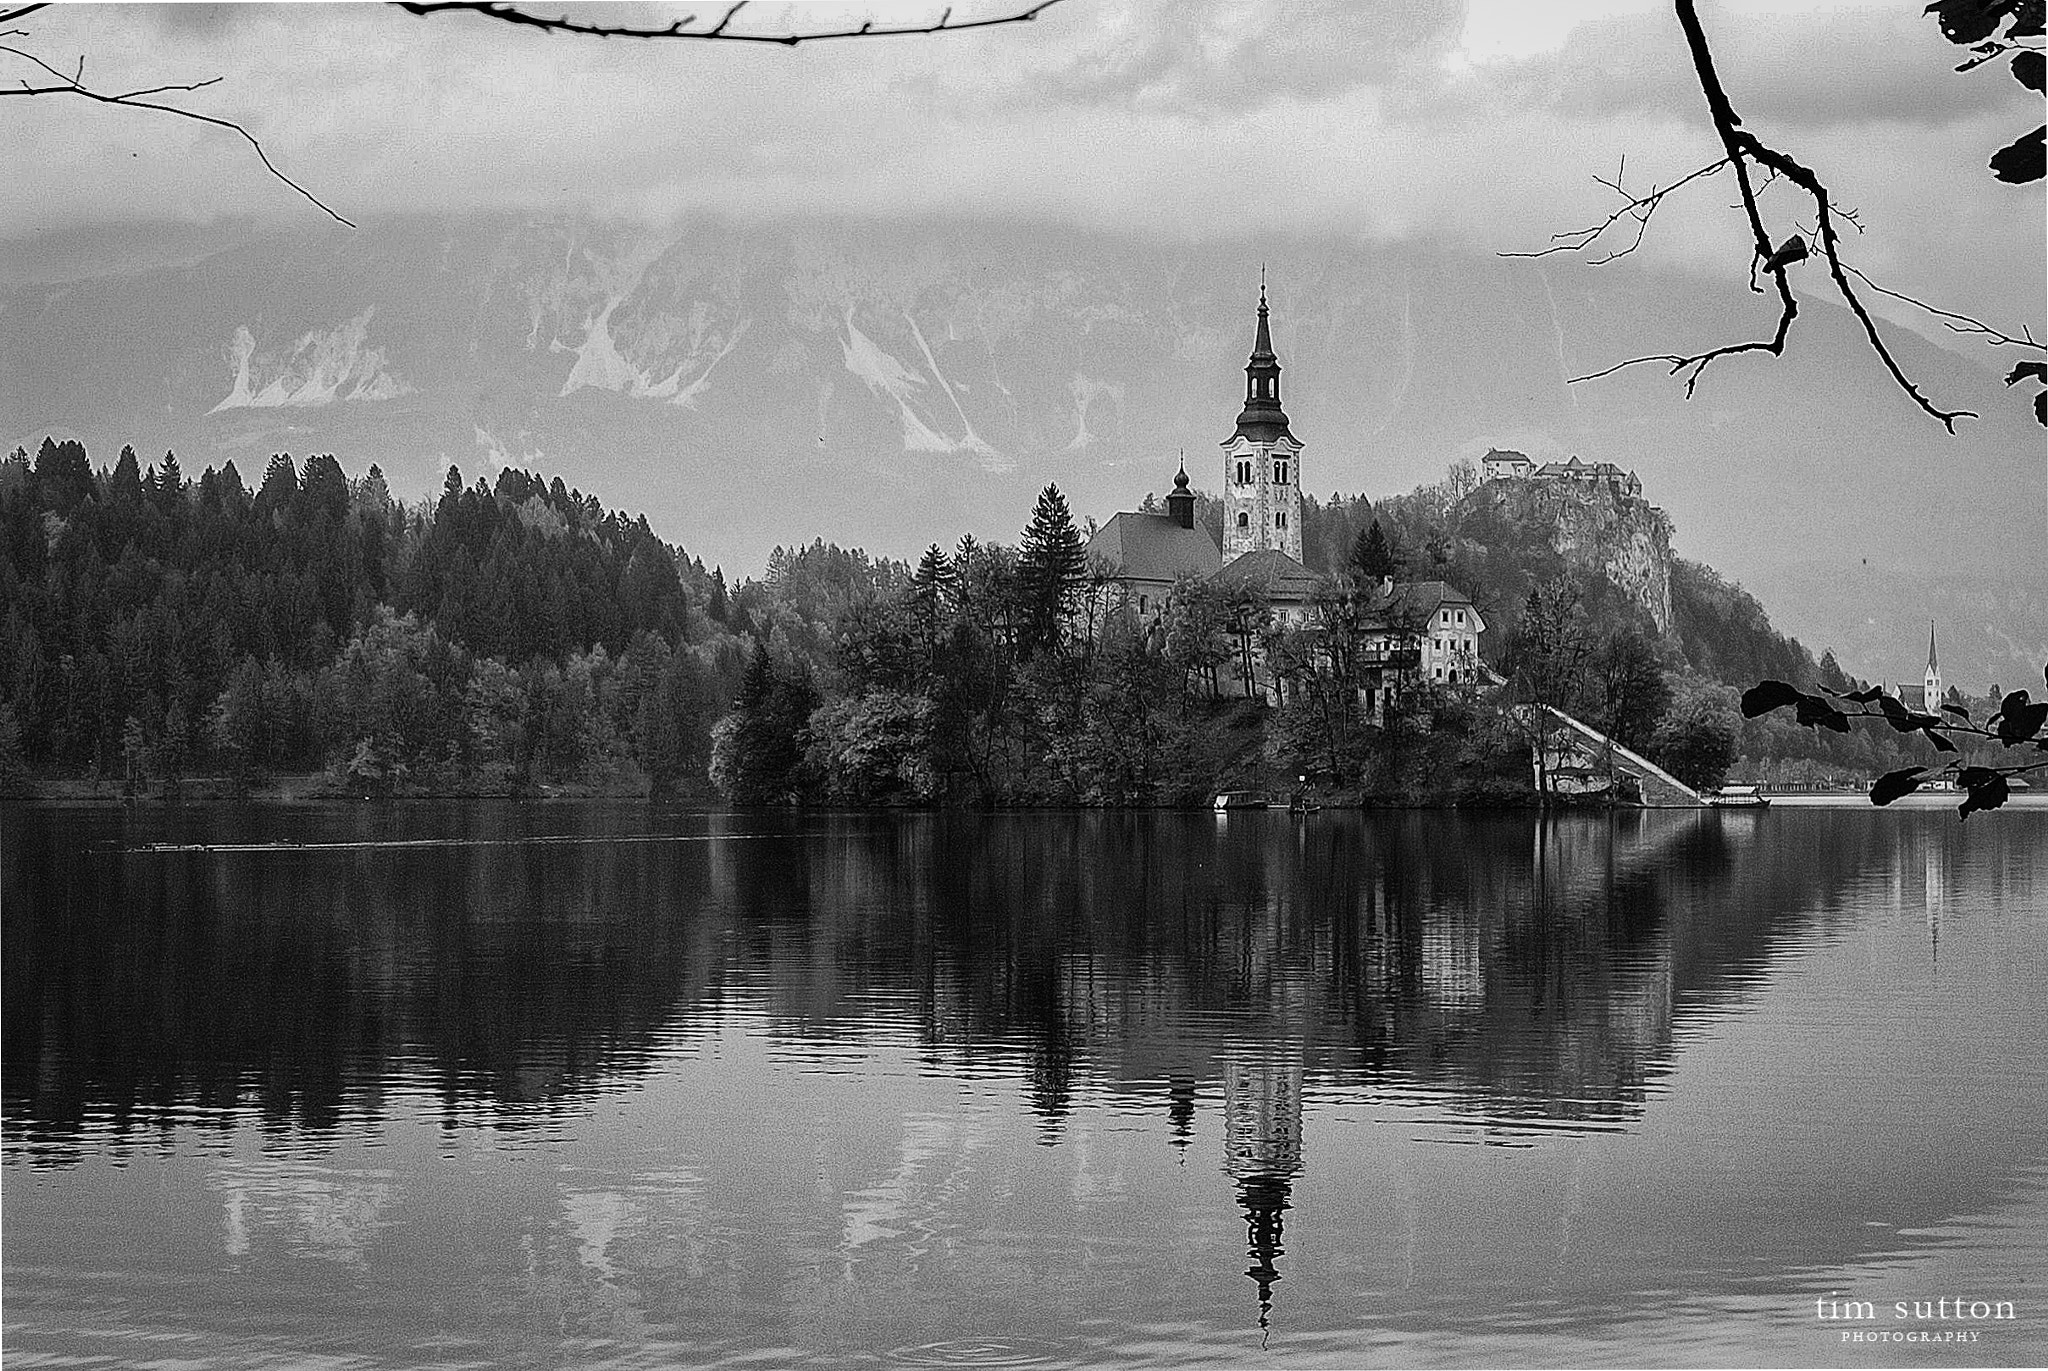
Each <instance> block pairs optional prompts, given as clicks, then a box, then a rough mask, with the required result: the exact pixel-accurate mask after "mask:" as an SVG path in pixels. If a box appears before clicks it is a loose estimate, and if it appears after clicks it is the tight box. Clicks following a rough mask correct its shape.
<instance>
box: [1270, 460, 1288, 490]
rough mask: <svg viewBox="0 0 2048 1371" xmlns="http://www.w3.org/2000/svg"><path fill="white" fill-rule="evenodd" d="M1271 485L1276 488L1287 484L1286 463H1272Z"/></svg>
mask: <svg viewBox="0 0 2048 1371" xmlns="http://www.w3.org/2000/svg"><path fill="white" fill-rule="evenodd" d="M1273 484H1274V485H1276V486H1284V485H1286V484H1287V463H1285V462H1275V463H1273Z"/></svg>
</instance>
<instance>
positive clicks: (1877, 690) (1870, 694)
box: [1846, 686, 1884, 705]
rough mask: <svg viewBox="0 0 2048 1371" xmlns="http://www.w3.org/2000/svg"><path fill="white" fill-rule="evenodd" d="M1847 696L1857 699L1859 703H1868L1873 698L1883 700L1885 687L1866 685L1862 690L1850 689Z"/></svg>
mask: <svg viewBox="0 0 2048 1371" xmlns="http://www.w3.org/2000/svg"><path fill="white" fill-rule="evenodd" d="M1846 698H1848V699H1850V700H1853V701H1855V702H1856V703H1857V704H1859V705H1867V704H1869V703H1870V702H1871V701H1873V700H1881V699H1883V698H1884V687H1883V686H1865V687H1864V688H1863V689H1861V690H1852V691H1850V692H1849V694H1848V696H1847V697H1846Z"/></svg>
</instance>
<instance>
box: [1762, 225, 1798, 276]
mask: <svg viewBox="0 0 2048 1371" xmlns="http://www.w3.org/2000/svg"><path fill="white" fill-rule="evenodd" d="M1805 260H1806V240H1805V239H1804V238H1802V237H1800V236H1799V235H1798V234H1796V233H1795V234H1793V235H1792V236H1791V237H1790V238H1787V239H1786V240H1785V241H1784V242H1783V243H1782V244H1780V245H1779V247H1778V250H1777V251H1776V252H1774V253H1772V254H1771V255H1770V257H1769V258H1768V259H1767V260H1766V261H1765V262H1764V270H1765V271H1783V270H1784V269H1785V268H1786V267H1789V266H1791V265H1792V264H1793V263H1794V262H1804V261H1805Z"/></svg>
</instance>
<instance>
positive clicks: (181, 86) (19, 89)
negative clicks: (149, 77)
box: [0, 5, 355, 228]
mask: <svg viewBox="0 0 2048 1371" xmlns="http://www.w3.org/2000/svg"><path fill="white" fill-rule="evenodd" d="M40 8H42V6H40V5H26V6H23V7H21V8H19V9H16V10H12V11H9V12H8V13H6V14H0V21H4V20H6V19H11V18H18V17H20V16H21V15H23V14H26V13H29V12H30V11H33V10H37V9H40ZM0 52H4V53H9V54H12V55H13V56H15V57H19V58H21V59H22V60H24V61H27V62H32V63H34V64H35V65H36V66H37V67H40V68H41V69H42V70H43V71H45V72H47V73H49V74H50V75H51V76H53V77H55V78H56V79H57V81H58V82H60V83H61V84H58V85H54V86H32V85H30V84H29V83H28V82H27V81H25V80H24V81H21V82H20V83H19V84H18V85H16V86H12V87H9V86H0V96H8V95H13V96H36V95H75V96H78V97H80V98H81V99H86V100H93V101H96V102H98V103H99V104H102V105H115V106H118V107H120V108H122V109H144V110H156V111H157V112H159V113H161V114H174V115H176V116H178V117H179V118H180V119H190V120H192V121H194V122H195V123H200V124H211V125H213V126H214V127H215V128H222V129H228V130H231V131H232V132H234V133H237V134H240V135H241V137H242V140H243V141H244V142H246V143H247V144H248V145H249V146H250V147H251V148H253V149H254V150H255V152H256V156H257V157H258V158H259V159H260V160H261V161H262V163H263V169H264V170H265V171H268V172H269V173H270V174H271V175H272V176H275V177H276V178H277V179H278V180H280V181H282V182H284V183H285V184H286V185H288V186H290V187H291V188H292V189H293V190H295V191H297V192H298V193H299V194H300V195H303V196H304V197H306V199H307V200H309V201H311V202H312V203H313V204H314V205H315V206H316V207H318V208H319V210H320V211H321V212H322V213H323V214H325V215H327V217H328V218H330V219H332V220H334V221H335V222H336V223H339V224H346V225H347V226H348V227H350V228H354V227H355V222H354V221H353V220H351V219H347V218H344V217H343V216H342V215H340V214H338V213H336V212H335V211H334V210H333V209H332V208H331V207H330V206H329V205H328V204H327V203H326V202H325V201H323V200H321V198H320V197H319V196H317V195H315V194H313V192H312V191H310V190H307V189H306V188H305V187H304V186H302V185H300V184H299V183H298V182H297V181H294V180H292V178H291V177H289V176H287V175H285V174H284V172H283V171H281V170H279V169H278V166H277V163H275V162H273V161H271V160H270V154H269V153H267V152H265V151H264V150H263V144H262V143H260V142H258V141H257V139H256V135H255V134H253V133H251V132H249V130H247V129H245V128H243V127H242V126H241V125H240V124H238V123H236V122H235V121H234V120H232V119H222V118H220V117H218V116H217V115H212V114H201V113H200V112H199V111H197V110H190V109H185V108H184V107H183V106H180V105H167V104H164V103H162V102H161V101H156V100H148V99H145V98H143V97H145V96H150V95H164V94H169V93H189V92H191V91H195V90H204V89H206V88H207V87H208V86H212V85H217V84H218V83H219V82H220V80H221V78H220V77H218V76H212V77H208V78H207V79H206V80H204V81H188V82H167V83H165V84H163V85H160V86H145V87H143V88H142V89H140V90H131V91H122V92H120V93H118V94H115V93H109V92H107V91H98V90H94V89H92V88H91V87H90V86H87V85H86V84H85V58H83V57H80V58H79V59H78V68H77V70H76V71H75V72H73V73H71V74H69V75H66V74H65V73H64V72H61V71H59V70H57V68H55V67H53V66H51V65H50V64H49V63H48V62H45V61H44V60H43V59H42V58H40V57H38V56H36V55H35V54H34V53H32V52H24V51H23V50H22V49H20V48H17V47H12V46H9V45H7V44H0Z"/></svg>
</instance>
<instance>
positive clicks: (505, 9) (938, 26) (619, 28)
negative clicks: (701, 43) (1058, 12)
mask: <svg viewBox="0 0 2048 1371" xmlns="http://www.w3.org/2000/svg"><path fill="white" fill-rule="evenodd" d="M392 3H394V4H396V5H397V6H398V8H400V9H402V10H404V11H406V12H407V13H408V14H418V15H428V14H443V13H447V12H449V11H455V12H458V13H466V14H475V15H480V16H482V17H483V18H486V19H495V20H497V21H499V22H500V23H505V24H514V25H519V26H521V27H525V28H534V29H539V30H541V31H542V32H544V33H567V34H573V35H575V36H577V37H580V38H695V39H700V40H705V41H713V42H721V43H772V44H775V45H776V46H779V47H785V48H793V47H795V46H796V45H797V44H799V43H813V42H819V41H822V40H824V39H828V38H904V37H909V36H912V35H915V34H924V33H964V32H966V31H967V30H969V29H991V28H998V27H1001V26H1002V25H1005V24H1028V23H1030V22H1031V21H1032V20H1034V19H1036V18H1037V17H1038V16H1039V15H1041V14H1043V13H1045V11H1047V10H1049V9H1051V8H1052V7H1053V6H1054V5H1057V4H1058V3H1060V0H1037V3H1035V4H1032V5H1030V6H1029V7H1028V8H1025V9H1021V10H1015V11H1012V12H1011V13H1008V14H998V15H992V16H990V17H988V18H986V19H961V20H956V19H954V18H953V10H952V7H951V6H948V7H947V8H946V9H945V10H944V11H943V12H942V13H941V14H940V15H939V17H938V19H937V20H936V21H934V22H932V23H929V24H890V25H876V24H875V23H873V22H872V21H868V22H865V23H862V24H861V25H860V26H859V27H857V28H843V29H819V30H816V31H814V32H808V33H749V32H747V31H745V30H740V29H734V28H732V27H731V24H732V21H733V19H734V18H735V17H737V16H738V14H739V12H740V11H741V10H743V9H745V8H746V5H747V0H733V3H732V4H731V5H729V6H728V7H727V8H726V10H725V12H724V13H723V14H721V15H719V17H718V21H717V22H716V23H714V24H712V25H711V26H709V27H708V28H706V27H699V24H700V22H701V21H700V20H699V18H698V16H696V15H694V14H686V15H684V16H683V17H682V18H680V19H678V20H676V21H675V22H674V23H671V24H667V25H664V26H663V27H661V28H635V27H632V26H630V25H625V24H587V23H584V22H583V21H581V20H578V19H571V18H570V17H569V16H568V15H566V14H564V15H562V16H560V17H559V18H555V19H550V18H547V17H546V16H545V15H539V14H534V13H531V12H530V11H527V10H524V9H521V8H520V7H519V6H518V5H514V4H507V3H502V0H392Z"/></svg>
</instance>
